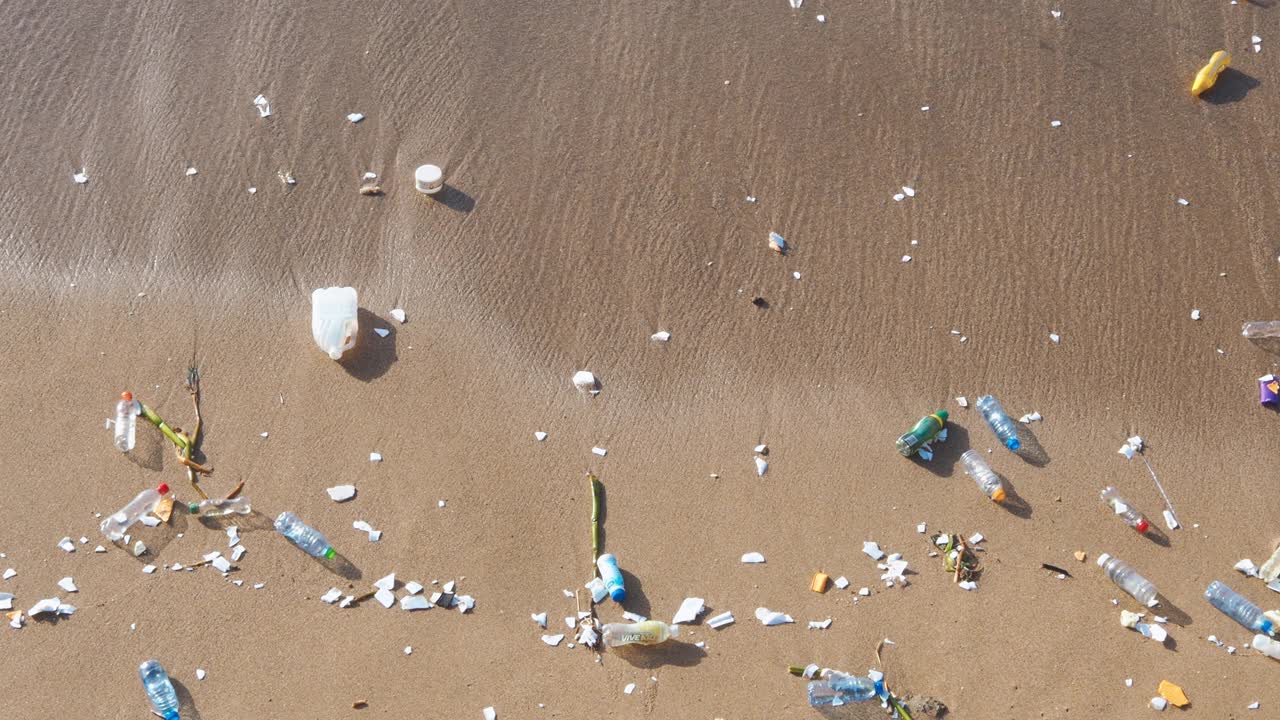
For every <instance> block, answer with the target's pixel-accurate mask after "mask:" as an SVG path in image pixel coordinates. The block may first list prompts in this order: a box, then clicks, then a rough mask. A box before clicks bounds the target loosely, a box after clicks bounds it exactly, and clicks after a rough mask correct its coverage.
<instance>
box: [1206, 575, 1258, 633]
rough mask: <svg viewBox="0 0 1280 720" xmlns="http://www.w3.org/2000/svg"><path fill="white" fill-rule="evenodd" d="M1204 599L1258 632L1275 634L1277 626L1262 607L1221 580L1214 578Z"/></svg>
mask: <svg viewBox="0 0 1280 720" xmlns="http://www.w3.org/2000/svg"><path fill="white" fill-rule="evenodd" d="M1204 599H1205V600H1208V601H1209V604H1210V605H1212V606H1214V607H1216V608H1218V609H1219V610H1221V611H1222V614H1223V615H1226V616H1227V617H1229V618H1231V619H1232V620H1235V621H1236V622H1238V623H1240V624H1241V625H1243V626H1245V627H1247V628H1249V629H1250V630H1252V631H1254V632H1256V633H1259V632H1260V633H1266V634H1267V635H1274V634H1275V626H1274V625H1273V624H1272V622H1271V621H1270V620H1269V619H1267V616H1266V615H1264V614H1263V613H1262V608H1260V607H1258V606H1257V605H1254V604H1253V603H1251V602H1249V599H1248V598H1246V597H1244V596H1243V595H1241V594H1240V593H1238V592H1236V591H1235V590H1232V589H1231V588H1229V587H1227V586H1226V585H1223V584H1222V582H1221V581H1218V580H1214V581H1213V582H1211V583H1209V587H1208V588H1207V589H1206V590H1205V591H1204Z"/></svg>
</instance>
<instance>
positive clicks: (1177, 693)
mask: <svg viewBox="0 0 1280 720" xmlns="http://www.w3.org/2000/svg"><path fill="white" fill-rule="evenodd" d="M1156 692H1157V693H1158V694H1159V695H1160V697H1162V698H1164V699H1165V700H1168V701H1169V703H1170V704H1172V705H1173V706H1174V707H1186V706H1187V705H1190V704H1191V701H1190V700H1188V699H1187V694H1186V693H1185V692H1183V691H1182V688H1180V687H1178V686H1177V685H1174V684H1173V683H1171V682H1169V681H1168V680H1161V681H1160V686H1159V687H1157V688H1156Z"/></svg>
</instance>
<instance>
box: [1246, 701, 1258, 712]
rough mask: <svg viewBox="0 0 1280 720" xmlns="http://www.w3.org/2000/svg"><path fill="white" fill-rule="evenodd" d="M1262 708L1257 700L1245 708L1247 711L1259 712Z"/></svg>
mask: <svg viewBox="0 0 1280 720" xmlns="http://www.w3.org/2000/svg"><path fill="white" fill-rule="evenodd" d="M1260 707H1262V706H1261V705H1259V704H1258V701H1257V700H1254V701H1253V702H1251V703H1249V704H1248V705H1246V706H1245V709H1246V710H1257V709H1258V708H1260Z"/></svg>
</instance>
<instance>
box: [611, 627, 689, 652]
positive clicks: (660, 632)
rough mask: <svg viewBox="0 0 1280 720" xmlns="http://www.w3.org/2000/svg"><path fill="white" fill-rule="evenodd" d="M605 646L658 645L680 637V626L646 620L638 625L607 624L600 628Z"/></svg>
mask: <svg viewBox="0 0 1280 720" xmlns="http://www.w3.org/2000/svg"><path fill="white" fill-rule="evenodd" d="M600 634H601V636H602V637H604V644H605V645H608V646H609V647H622V646H623V645H657V644H659V643H664V642H666V641H667V640H669V639H671V638H673V637H679V636H680V626H679V625H668V624H666V623H664V622H662V621H661V620H645V621H644V622H638V623H606V624H605V626H604V627H602V628H600Z"/></svg>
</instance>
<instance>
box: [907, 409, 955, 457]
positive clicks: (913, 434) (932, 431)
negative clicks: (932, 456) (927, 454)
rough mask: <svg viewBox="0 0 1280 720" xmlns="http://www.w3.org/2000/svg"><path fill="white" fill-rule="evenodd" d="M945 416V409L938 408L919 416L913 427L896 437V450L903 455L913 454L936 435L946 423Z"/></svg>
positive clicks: (909, 455)
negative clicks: (918, 420)
mask: <svg viewBox="0 0 1280 720" xmlns="http://www.w3.org/2000/svg"><path fill="white" fill-rule="evenodd" d="M947 417H948V416H947V411H946V410H939V411H937V412H935V413H932V414H930V415H925V416H924V417H922V418H920V422H918V423H916V426H915V427H913V428H911V429H910V430H908V431H907V433H906V434H905V435H903V436H902V437H900V438H898V452H900V453H902V456H903V457H911V456H912V455H915V454H916V452H917V451H918V450H920V448H922V447H924V446H925V445H927V444H929V442H930V441H932V440H933V439H934V438H935V437H937V436H938V432H940V431H941V430H942V427H943V426H944V425H946V424H947Z"/></svg>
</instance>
